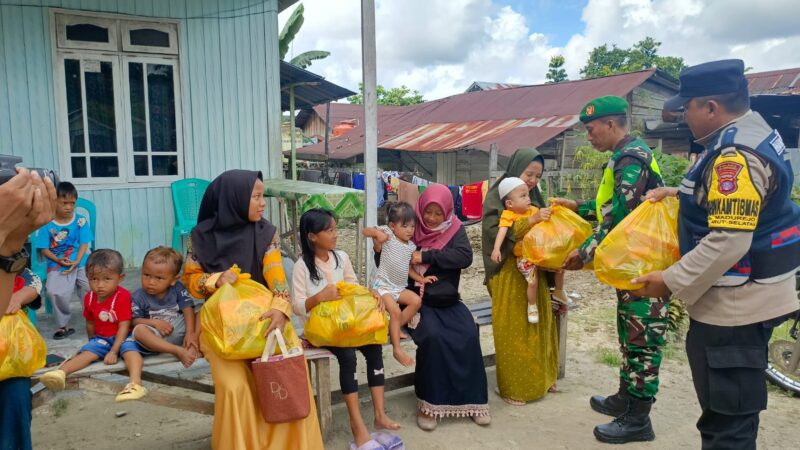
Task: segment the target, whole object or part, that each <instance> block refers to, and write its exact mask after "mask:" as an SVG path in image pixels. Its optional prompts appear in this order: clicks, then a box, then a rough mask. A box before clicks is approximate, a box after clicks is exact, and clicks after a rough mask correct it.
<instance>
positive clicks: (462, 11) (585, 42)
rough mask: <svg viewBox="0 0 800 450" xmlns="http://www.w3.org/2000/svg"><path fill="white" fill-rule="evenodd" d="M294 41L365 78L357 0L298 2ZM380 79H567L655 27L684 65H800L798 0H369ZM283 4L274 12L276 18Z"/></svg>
mask: <svg viewBox="0 0 800 450" xmlns="http://www.w3.org/2000/svg"><path fill="white" fill-rule="evenodd" d="M303 4H304V6H305V24H304V25H303V28H302V29H301V31H300V33H299V35H298V36H297V38H296V39H295V41H294V44H293V47H292V49H291V50H290V56H291V54H292V52H293V53H294V54H299V53H302V52H303V51H306V50H312V49H314V50H327V51H330V52H331V56H329V57H328V58H327V59H326V60H322V61H316V62H315V63H314V64H313V65H312V66H311V70H312V71H314V72H316V73H319V74H320V75H323V76H325V77H326V78H327V79H329V80H330V81H332V82H335V83H338V84H341V85H343V86H345V87H348V88H350V89H353V90H355V88H356V87H357V86H358V82H359V81H360V80H361V30H360V24H361V6H360V5H361V2H360V1H359V0H333V1H332V0H303ZM376 9H377V11H376V28H377V53H378V61H377V63H378V83H380V84H382V85H384V86H386V87H394V86H400V85H402V84H404V85H406V86H408V87H410V88H412V89H416V90H419V91H420V92H422V93H423V94H424V95H425V98H426V99H427V100H431V99H436V98H441V97H445V96H448V95H453V94H458V93H460V92H463V91H464V90H465V89H466V88H467V87H468V86H469V85H470V83H472V82H473V81H497V82H508V83H525V84H534V83H540V82H543V81H544V76H545V73H546V72H547V65H548V63H549V60H550V57H551V56H553V55H559V54H561V55H564V57H565V58H566V69H567V73H568V74H569V77H570V79H576V78H579V70H580V68H581V67H583V65H584V64H585V62H586V58H587V56H588V53H589V51H591V49H592V48H594V47H596V46H598V45H602V44H604V43H608V44H617V45H618V46H620V47H625V48H627V47H630V46H631V45H632V44H633V43H635V42H637V41H639V40H641V39H643V38H644V37H645V36H652V37H654V38H655V39H656V40H658V41H661V42H662V45H661V49H660V54H661V55H668V56H682V57H683V58H684V59H685V61H686V62H687V63H688V64H689V65H691V64H696V63H700V62H704V61H710V60H714V59H723V58H742V59H744V61H745V64H746V65H747V66H752V67H753V69H754V70H755V71H765V70H774V69H782V68H788V67H797V66H800V8H798V7H797V0H705V1H701V0H376ZM290 13H291V8H290V9H289V10H287V11H285V12H284V13H282V14H281V15H280V17H279V21H280V24H279V26H280V27H282V26H283V24H284V22H285V21H286V20H287V18H288V17H289V14H290Z"/></svg>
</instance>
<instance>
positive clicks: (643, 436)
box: [594, 396, 656, 444]
mask: <svg viewBox="0 0 800 450" xmlns="http://www.w3.org/2000/svg"><path fill="white" fill-rule="evenodd" d="M652 406H653V399H652V398H648V399H640V398H636V397H633V396H631V397H630V404H629V406H628V410H627V411H626V412H625V413H624V414H622V415H621V416H619V417H617V418H616V419H614V420H612V421H611V422H609V423H604V424H603V425H598V426H596V427H594V437H596V438H597V440H598V441H600V442H605V443H608V444H624V443H626V442H636V441H652V440H653V439H655V438H656V434H655V433H654V432H653V426H652V425H651V424H650V408H651V407H652Z"/></svg>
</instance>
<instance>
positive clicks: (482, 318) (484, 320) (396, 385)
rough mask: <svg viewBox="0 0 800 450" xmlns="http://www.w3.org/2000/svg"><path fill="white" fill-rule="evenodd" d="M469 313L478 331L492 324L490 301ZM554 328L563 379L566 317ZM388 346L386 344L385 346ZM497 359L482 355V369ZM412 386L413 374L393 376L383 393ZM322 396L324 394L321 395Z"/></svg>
mask: <svg viewBox="0 0 800 450" xmlns="http://www.w3.org/2000/svg"><path fill="white" fill-rule="evenodd" d="M468 307H469V311H470V313H472V317H473V318H474V319H475V324H476V325H477V326H478V328H479V329H480V328H481V327H485V326H488V325H491V324H492V302H491V300H488V298H487V299H484V300H483V301H481V302H480V303H475V304H472V305H469V306H468ZM556 327H557V329H558V347H559V352H558V354H559V361H558V378H559V379H561V378H563V377H564V372H565V364H566V360H567V359H566V344H567V315H566V314H564V315H557V316H556ZM386 345H388V344H386ZM496 362H497V358H496V356H495V354H494V353H492V354H488V355H483V365H484V367H492V366H494V365H495V364H496ZM413 385H414V372H410V373H404V374H401V375H395V376H393V377H388V378H386V385H385V388H384V389H385V391H386V392H388V391H392V390H395V389H402V388H406V387H409V386H413ZM358 393H359V396H366V395H369V386H368V385H366V384H362V385H360V386H359V387H358ZM321 395H324V394H321ZM330 396H331V404H337V403H340V402H342V401H344V399H343V398H342V392H341V391H339V390H336V391H335V392H332V393H331V395H330Z"/></svg>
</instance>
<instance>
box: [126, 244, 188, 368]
mask: <svg viewBox="0 0 800 450" xmlns="http://www.w3.org/2000/svg"><path fill="white" fill-rule="evenodd" d="M182 266H183V258H182V257H181V255H180V254H179V253H178V252H176V251H175V250H173V249H171V248H169V247H163V246H161V247H156V248H154V249H152V250H150V251H149V252H147V254H146V255H145V256H144V262H143V263H142V287H141V289H138V290H137V291H136V292H134V293H133V295H132V298H133V301H132V304H131V308H132V313H133V314H132V317H133V337H134V338H135V339H136V342H138V343H139V345H141V346H142V347H143V348H144V350H145V353H169V354H171V355H173V356H175V357H176V358H178V359H179V360H180V361H181V363H182V364H183V366H184V367H189V366H191V365H192V364H193V363H194V361H195V360H196V359H197V355H198V354H199V346H198V343H197V337H198V336H197V329H196V326H195V322H196V321H195V314H194V300H193V299H192V297H191V296H190V295H189V293H188V292H187V291H186V288H185V287H184V286H183V284H181V283H180V282H179V281H178V279H179V277H180V273H181V267H182Z"/></svg>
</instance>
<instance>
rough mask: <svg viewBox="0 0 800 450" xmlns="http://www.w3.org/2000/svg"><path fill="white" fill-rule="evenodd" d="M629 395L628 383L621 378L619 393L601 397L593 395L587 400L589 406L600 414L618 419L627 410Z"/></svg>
mask: <svg viewBox="0 0 800 450" xmlns="http://www.w3.org/2000/svg"><path fill="white" fill-rule="evenodd" d="M629 398H630V394H628V383H626V382H625V380H623V379H622V378H620V379H619V391H617V393H616V394H613V395H609V396H608V397H603V396H602V395H593V396H592V398H590V399H589V406H591V407H592V409H593V410H595V411H597V412H599V413H600V414H605V415H607V416H611V417H619V416H621V415H622V414H624V413H625V411H627V410H628V402H629V400H628V399H629Z"/></svg>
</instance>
